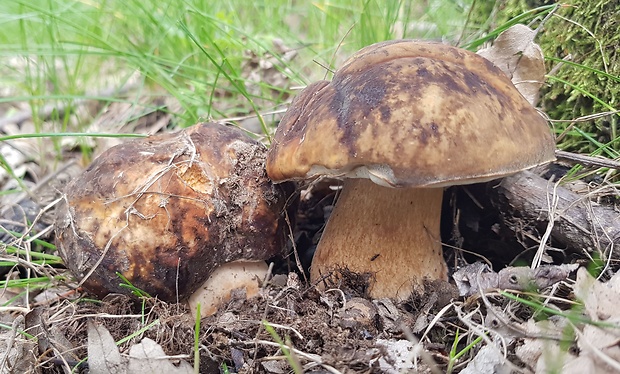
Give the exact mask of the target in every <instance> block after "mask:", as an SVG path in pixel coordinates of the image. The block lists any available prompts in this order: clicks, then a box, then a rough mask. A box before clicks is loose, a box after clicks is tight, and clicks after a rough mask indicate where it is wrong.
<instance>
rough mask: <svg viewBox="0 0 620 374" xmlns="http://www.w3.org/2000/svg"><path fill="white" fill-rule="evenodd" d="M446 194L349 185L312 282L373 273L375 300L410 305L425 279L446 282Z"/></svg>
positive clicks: (331, 222) (353, 181)
mask: <svg viewBox="0 0 620 374" xmlns="http://www.w3.org/2000/svg"><path fill="white" fill-rule="evenodd" d="M442 198H443V189H442V188H417V189H416V188H388V187H382V186H379V185H376V184H375V183H373V182H372V181H370V180H368V179H347V180H345V182H344V187H343V189H342V193H341V195H340V197H339V199H338V201H337V203H336V205H335V207H334V210H333V212H332V214H331V217H330V218H329V221H328V223H327V226H326V227H325V231H324V232H323V236H322V237H321V240H320V242H319V245H318V247H317V250H316V253H315V255H314V258H313V260H312V268H311V278H312V279H313V280H314V281H317V280H320V279H321V277H322V276H326V275H329V273H330V272H331V271H336V272H338V270H339V269H340V270H341V269H345V268H346V269H347V270H349V271H351V272H355V273H371V275H372V276H371V281H370V287H369V294H370V296H371V297H373V298H381V297H389V298H395V299H400V300H403V299H406V298H407V297H409V296H410V295H411V292H412V291H413V290H414V289H416V287H418V286H420V285H422V281H423V280H424V279H425V278H426V279H444V280H445V279H447V270H446V264H445V261H444V259H443V256H442V251H441V238H440V230H439V224H440V217H441V200H442Z"/></svg>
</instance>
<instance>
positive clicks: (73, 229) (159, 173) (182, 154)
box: [56, 123, 290, 301]
mask: <svg viewBox="0 0 620 374" xmlns="http://www.w3.org/2000/svg"><path fill="white" fill-rule="evenodd" d="M265 154H266V149H265V147H264V146H263V145H262V144H260V143H258V142H256V141H254V140H252V139H250V138H248V137H247V136H246V135H245V134H243V133H242V132H241V131H239V130H238V129H234V128H229V127H225V126H222V125H216V124H210V123H205V124H199V125H196V126H192V127H190V128H187V129H185V130H182V131H179V132H176V133H167V134H162V135H156V136H150V137H148V138H143V139H138V140H133V141H129V142H126V143H123V144H121V145H118V146H116V147H113V148H110V149H109V150H107V151H106V152H105V153H103V154H102V155H101V156H100V157H98V158H97V159H96V160H95V161H94V162H93V163H92V164H91V165H90V167H89V168H88V169H87V170H85V172H84V173H83V174H82V175H81V176H80V177H78V178H77V179H75V180H73V181H72V182H71V183H70V184H69V185H68V186H67V188H66V191H65V193H66V198H65V200H64V202H63V204H61V206H60V207H59V209H58V211H57V222H56V240H57V244H58V250H59V252H60V255H61V257H62V258H63V260H64V262H65V264H66V266H67V267H68V268H69V269H70V270H71V271H72V272H73V274H74V275H76V277H77V278H78V279H79V280H81V281H82V282H83V285H84V286H85V287H86V288H87V289H89V290H90V291H92V292H94V293H96V294H99V295H105V294H107V293H110V292H117V293H128V290H127V288H124V287H120V286H119V284H120V283H122V281H121V279H120V278H119V277H118V276H117V274H116V272H119V273H120V274H122V275H123V276H124V277H125V278H127V279H128V280H129V281H130V282H131V283H132V284H133V285H134V286H136V287H137V288H139V289H141V290H143V291H146V292H147V293H149V294H150V295H151V296H158V297H159V298H160V299H163V300H165V301H176V300H184V299H186V298H187V297H189V295H190V294H192V293H193V292H194V291H195V290H196V289H197V288H199V287H200V286H201V285H202V283H203V282H204V281H205V280H206V279H207V278H208V277H209V275H210V274H211V273H212V272H213V271H214V269H216V268H217V267H218V266H220V265H221V264H225V263H229V262H232V261H238V260H253V261H257V260H266V259H269V258H271V257H273V256H274V255H277V254H279V253H280V251H281V250H282V248H283V246H284V240H285V236H284V232H283V228H284V220H283V210H284V206H285V199H286V193H285V191H284V190H285V189H286V188H288V187H290V186H279V185H274V184H273V183H272V182H271V181H270V180H269V179H268V178H267V175H266V174H265V170H264V161H265Z"/></svg>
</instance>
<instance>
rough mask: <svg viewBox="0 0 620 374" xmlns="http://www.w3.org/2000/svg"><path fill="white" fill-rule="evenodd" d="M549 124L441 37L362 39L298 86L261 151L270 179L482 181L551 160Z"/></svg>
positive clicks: (492, 69) (492, 72)
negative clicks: (325, 71) (319, 75)
mask: <svg viewBox="0 0 620 374" xmlns="http://www.w3.org/2000/svg"><path fill="white" fill-rule="evenodd" d="M554 151H555V144H554V139H553V137H552V135H551V133H550V131H549V128H548V126H547V123H546V121H545V120H544V119H543V118H542V116H541V115H540V114H539V113H538V112H537V111H536V109H535V108H534V107H532V106H531V105H530V104H529V103H528V102H527V100H526V99H525V98H523V96H521V94H520V93H519V92H518V91H517V89H516V88H515V87H514V85H513V84H512V83H511V81H510V79H509V78H508V77H507V76H506V75H505V74H504V73H503V72H502V71H501V70H500V69H499V68H497V67H496V66H495V65H493V64H492V63H491V62H489V61H488V60H486V59H485V58H483V57H480V56H478V55H476V54H475V53H472V52H469V51H466V50H463V49H459V48H455V47H451V46H448V45H444V44H439V43H434V42H426V41H414V40H395V41H387V42H382V43H377V44H374V45H371V46H368V47H366V48H364V49H362V50H360V51H359V52H357V53H356V54H355V55H353V56H352V57H351V58H349V60H347V61H346V62H345V64H344V66H343V67H342V68H341V69H340V70H338V71H337V72H336V73H335V74H334V78H333V80H332V81H331V82H327V81H319V82H316V83H313V84H311V85H309V86H308V87H307V88H305V89H304V90H303V91H302V92H301V93H300V94H299V95H298V96H297V97H296V98H295V100H294V101H293V103H292V104H291V106H290V108H289V110H288V111H287V113H286V115H285V116H284V118H282V121H281V122H280V125H279V127H278V130H277V132H276V134H275V137H274V139H273V142H272V146H271V149H270V151H269V154H268V157H267V173H268V174H269V176H270V177H271V178H272V179H273V180H276V181H282V180H294V179H307V178H312V177H315V176H318V175H334V176H348V177H357V178H362V177H365V178H370V179H371V180H373V181H374V182H375V183H378V184H380V185H384V186H392V187H401V186H410V187H442V186H447V185H454V184H468V183H477V182H483V181H488V180H492V179H496V178H500V177H503V176H506V175H510V174H513V173H516V172H519V171H522V170H524V169H527V168H531V167H534V166H537V165H540V164H544V163H547V162H550V161H552V160H554V159H555V156H554Z"/></svg>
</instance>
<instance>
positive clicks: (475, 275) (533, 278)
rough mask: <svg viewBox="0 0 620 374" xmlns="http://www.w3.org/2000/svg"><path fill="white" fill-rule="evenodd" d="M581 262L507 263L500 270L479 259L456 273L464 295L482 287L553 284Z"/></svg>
mask: <svg viewBox="0 0 620 374" xmlns="http://www.w3.org/2000/svg"><path fill="white" fill-rule="evenodd" d="M578 267H579V265H577V264H564V265H543V266H539V267H538V268H536V269H531V268H529V267H512V266H511V267H507V268H504V269H502V270H500V271H499V272H498V273H496V272H494V271H492V270H491V269H489V268H488V266H487V265H485V264H483V263H481V262H475V263H473V264H470V265H467V266H465V267H462V268H460V269H459V270H457V271H456V272H454V274H453V275H452V278H453V279H454V281H455V282H456V286H457V287H458V289H459V294H460V295H461V296H471V295H474V294H476V293H478V292H480V291H481V290H482V291H484V290H490V289H511V290H518V291H527V290H530V289H532V288H536V289H541V288H545V287H549V286H551V285H553V284H555V283H557V282H559V281H562V280H564V279H566V278H567V277H568V276H569V275H570V273H572V272H573V271H575V270H576V269H577V268H578Z"/></svg>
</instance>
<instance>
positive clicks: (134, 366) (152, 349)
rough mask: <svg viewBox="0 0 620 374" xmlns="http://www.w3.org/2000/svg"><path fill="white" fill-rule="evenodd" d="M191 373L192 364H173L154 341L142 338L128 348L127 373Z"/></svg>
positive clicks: (182, 362)
mask: <svg viewBox="0 0 620 374" xmlns="http://www.w3.org/2000/svg"><path fill="white" fill-rule="evenodd" d="M142 373H148V374H192V373H193V368H192V366H191V365H190V364H189V363H187V362H185V361H183V360H180V361H179V365H178V366H175V365H174V364H173V363H172V362H171V361H170V359H169V357H167V356H166V354H165V353H164V350H163V348H162V347H161V346H160V345H159V344H157V343H155V341H153V340H151V339H149V338H144V339H142V341H141V342H140V344H136V345H134V346H132V347H131V349H130V350H129V366H128V370H127V374H142Z"/></svg>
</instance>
